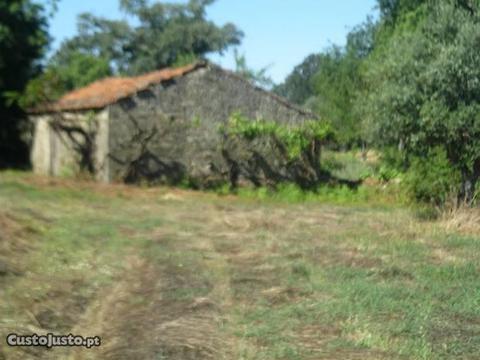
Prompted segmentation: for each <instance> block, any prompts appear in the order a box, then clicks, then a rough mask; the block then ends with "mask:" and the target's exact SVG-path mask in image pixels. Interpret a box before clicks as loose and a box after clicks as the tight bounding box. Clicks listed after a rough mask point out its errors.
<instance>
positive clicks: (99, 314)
mask: <svg viewBox="0 0 480 360" xmlns="http://www.w3.org/2000/svg"><path fill="white" fill-rule="evenodd" d="M296 191H297V190H293V189H292V188H291V185H288V186H287V185H286V186H285V190H280V192H279V193H289V194H291V196H293V195H292V194H294V193H295V192H296ZM345 191H347V190H345ZM277 194H278V193H277ZM298 194H299V192H298ZM293 197H294V196H293ZM372 198H375V197H374V196H373V197H372ZM317 200H321V201H309V202H304V203H299V202H296V201H295V198H294V199H293V200H292V201H290V200H288V203H287V202H286V201H285V199H278V198H277V199H274V198H273V199H271V200H269V201H258V200H255V199H251V198H246V197H243V196H239V197H236V198H235V197H232V195H229V197H228V199H226V198H225V197H218V196H216V195H214V194H205V193H203V194H202V193H198V192H189V191H181V190H174V189H168V188H154V189H152V188H146V189H145V188H143V189H142V188H138V187H128V186H125V185H99V184H95V183H88V182H79V181H76V182H74V181H71V180H70V181H68V180H51V179H44V178H38V177H33V176H32V175H30V174H28V173H12V172H9V173H1V174H0V202H1V203H2V209H1V211H0V225H1V226H2V233H1V235H0V238H1V239H2V244H3V246H2V247H1V248H0V264H1V266H2V267H1V270H2V271H1V272H0V282H1V284H2V289H3V296H2V299H1V301H0V309H1V313H2V317H1V319H0V322H1V326H0V329H1V330H2V334H4V333H5V332H14V331H15V332H18V333H25V332H26V333H30V332H36V333H47V332H53V333H69V332H72V333H74V334H81V335H84V336H93V335H98V336H101V337H102V346H101V347H99V348H95V349H90V350H86V349H83V348H55V349H52V350H49V351H46V350H45V349H42V348H36V349H33V350H29V349H26V348H18V347H17V348H11V347H10V348H9V347H2V348H1V349H0V353H1V354H2V355H3V356H4V357H6V358H13V359H16V358H18V359H25V358H27V359H28V358H40V359H57V358H82V357H84V356H89V357H90V358H94V359H118V358H122V357H124V356H127V357H129V358H155V357H159V354H161V356H160V358H161V357H167V358H170V359H185V358H186V357H187V358H196V359H209V358H226V359H237V358H243V359H249V360H250V359H251V360H253V359H255V360H261V359H265V360H266V359H269V360H270V359H285V358H288V359H318V358H322V357H323V358H330V359H346V358H353V359H355V358H359V359H405V358H408V359H432V360H433V359H455V358H464V359H474V358H476V356H477V354H478V346H480V345H479V342H480V339H479V338H478V336H477V335H476V334H478V333H479V331H480V328H479V325H478V324H479V321H478V320H479V319H480V312H479V310H478V304H477V298H478V297H477V294H478V291H479V289H480V282H479V278H480V277H479V276H478V275H479V274H478V269H477V266H476V265H475V264H476V263H477V262H478V261H477V260H478V259H477V254H478V250H479V249H478V247H479V245H478V244H479V241H478V240H479V239H478V231H477V232H476V233H475V232H474V233H471V232H469V233H461V232H458V230H457V226H456V225H455V226H454V224H451V223H449V224H445V225H448V227H444V223H443V222H435V223H434V222H424V221H418V220H417V219H415V218H414V217H413V216H412V214H411V212H410V211H409V210H408V209H406V208H400V207H398V206H397V205H396V202H395V201H392V202H385V203H383V204H377V205H374V204H373V203H370V205H365V204H366V203H365V201H356V200H354V199H348V198H345V199H344V201H343V204H342V206H338V205H335V204H334V202H331V201H329V202H328V203H322V202H324V201H325V199H322V198H320V199H317ZM378 205H381V206H378ZM446 229H449V230H446ZM199 326H200V327H201V329H202V331H198V328H199ZM151 334H161V335H159V336H151ZM132 335H135V336H132ZM149 335H150V336H149ZM2 336H4V335H2ZM126 344H127V345H128V346H126Z"/></svg>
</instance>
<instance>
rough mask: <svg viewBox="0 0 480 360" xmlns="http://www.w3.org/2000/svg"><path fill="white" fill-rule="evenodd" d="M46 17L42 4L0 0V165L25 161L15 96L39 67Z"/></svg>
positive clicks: (46, 38) (28, 0) (44, 44)
mask: <svg viewBox="0 0 480 360" xmlns="http://www.w3.org/2000/svg"><path fill="white" fill-rule="evenodd" d="M47 17H48V14H47V13H46V10H45V7H44V6H42V5H41V4H39V3H36V2H34V1H31V0H9V1H1V2H0V166H12V165H18V164H19V163H25V162H27V161H28V151H27V146H26V144H25V143H24V142H23V141H22V140H21V136H20V135H21V129H22V125H23V124H24V122H23V121H22V120H24V119H25V115H24V113H23V111H22V109H21V108H20V107H19V105H18V103H17V99H18V97H19V94H20V93H21V92H22V91H23V90H24V88H25V86H26V84H27V82H28V80H29V79H30V78H31V77H33V76H35V75H36V74H37V73H38V72H39V71H40V67H41V66H40V63H39V60H40V59H41V58H42V56H43V55H44V54H45V51H46V49H47V46H48V43H49V36H48V32H47Z"/></svg>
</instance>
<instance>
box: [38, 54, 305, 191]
mask: <svg viewBox="0 0 480 360" xmlns="http://www.w3.org/2000/svg"><path fill="white" fill-rule="evenodd" d="M233 112H240V113H242V114H243V115H244V116H246V117H248V118H252V119H257V118H263V119H269V120H275V121H278V122H281V123H285V124H294V123H299V122H302V121H304V120H308V119H312V118H314V115H313V114H311V113H309V112H307V111H305V110H303V109H301V108H298V107H295V106H293V105H291V104H289V103H288V102H287V101H286V100H285V99H283V98H280V97H278V96H276V95H274V94H272V93H270V92H267V91H265V90H263V89H261V88H258V87H255V86H253V85H252V84H250V83H249V82H248V81H246V80H244V79H243V78H241V77H239V76H237V75H235V74H234V73H232V72H229V71H226V70H223V69H221V68H220V67H218V66H216V65H213V64H210V63H206V62H202V63H196V64H192V65H189V66H185V67H181V68H174V69H164V70H159V71H155V72H152V73H149V74H146V75H142V76H138V77H128V78H127V77H118V78H106V79H103V80H100V81H97V82H94V83H93V84H91V85H89V86H87V87H84V88H81V89H78V90H75V91H73V92H71V93H68V94H66V95H65V96H63V97H62V98H61V99H60V100H59V101H57V102H56V103H54V104H50V105H48V106H44V107H43V108H39V109H37V110H35V111H32V113H31V116H30V118H31V120H32V121H33V123H34V139H33V145H32V152H31V161H32V166H33V170H34V172H36V173H39V174H45V175H53V176H62V175H73V174H75V173H77V172H80V171H89V172H90V173H93V174H94V176H95V177H96V178H97V179H98V180H100V181H104V182H111V181H127V182H129V181H130V182H132V181H140V180H142V179H146V180H148V181H158V182H170V183H176V182H180V181H183V179H185V178H188V179H197V180H199V181H200V182H204V183H205V182H215V181H222V180H225V179H227V178H228V176H229V171H230V167H231V164H229V163H228V161H226V159H225V156H224V155H223V154H222V151H221V146H220V142H221V135H220V134H219V131H218V129H219V126H220V125H221V124H224V123H225V122H226V121H228V119H229V117H230V116H231V114H232V113H233Z"/></svg>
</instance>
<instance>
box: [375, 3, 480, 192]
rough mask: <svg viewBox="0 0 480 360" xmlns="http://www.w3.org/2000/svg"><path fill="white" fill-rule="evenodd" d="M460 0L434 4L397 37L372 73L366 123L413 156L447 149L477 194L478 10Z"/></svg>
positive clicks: (380, 139) (465, 187) (379, 138)
mask: <svg viewBox="0 0 480 360" xmlns="http://www.w3.org/2000/svg"><path fill="white" fill-rule="evenodd" d="M471 6H472V7H473V9H474V11H473V12H470V11H468V10H466V9H465V8H464V7H462V6H458V3H457V2H455V1H445V2H442V3H441V4H440V5H438V4H436V5H435V6H433V5H431V6H429V7H428V11H427V12H425V13H426V14H428V16H427V17H426V18H425V19H424V20H423V21H422V22H420V23H419V24H418V26H417V28H416V29H415V30H413V31H410V32H401V33H400V34H394V35H393V36H392V38H391V40H390V42H389V43H388V45H387V46H386V49H387V51H386V52H385V53H384V54H386V57H382V58H376V59H374V60H373V61H372V62H371V63H370V65H369V69H368V71H367V80H368V83H369V96H368V101H367V102H366V105H367V112H366V118H367V120H368V122H367V123H366V128H368V129H369V131H370V134H371V139H372V140H375V142H376V143H377V144H379V145H393V146H395V144H399V145H400V146H401V148H402V149H403V151H405V152H406V154H408V155H421V154H425V153H429V152H430V151H432V150H433V149H435V148H436V147H441V148H442V149H443V150H444V151H445V154H446V157H447V159H448V161H449V162H450V165H451V166H452V167H455V168H458V169H459V170H460V171H461V173H462V186H461V187H460V188H459V192H460V195H461V196H462V197H463V198H464V199H465V200H467V201H469V200H471V199H472V196H473V193H474V189H475V184H476V182H477V181H478V178H479V176H480V121H479V117H478V116H479V115H478V114H479V113H480V86H479V84H480V57H479V56H478V54H477V53H476V50H475V49H476V48H477V46H478V44H479V43H480V26H479V24H480V15H479V12H478V5H474V4H473V3H472V5H471Z"/></svg>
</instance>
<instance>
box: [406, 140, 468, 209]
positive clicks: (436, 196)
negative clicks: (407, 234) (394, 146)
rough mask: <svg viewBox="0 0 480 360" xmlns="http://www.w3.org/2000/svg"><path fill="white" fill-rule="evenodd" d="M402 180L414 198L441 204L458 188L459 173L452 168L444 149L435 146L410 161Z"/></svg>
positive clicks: (428, 202)
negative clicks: (424, 154)
mask: <svg viewBox="0 0 480 360" xmlns="http://www.w3.org/2000/svg"><path fill="white" fill-rule="evenodd" d="M404 182H405V186H406V188H407V190H408V193H409V194H410V195H411V196H412V197H413V198H414V199H415V200H417V201H420V202H424V203H427V204H431V205H443V204H444V203H445V202H446V201H447V200H448V197H449V196H450V195H451V194H452V193H455V192H456V190H457V189H458V184H459V182H460V175H459V173H458V171H456V170H455V169H453V168H452V166H451V164H450V163H449V161H448V159H447V156H446V153H445V151H444V150H442V149H440V148H436V149H433V150H432V151H431V152H430V153H429V154H428V155H427V156H425V157H415V158H414V159H413V160H412V161H411V166H410V168H409V170H408V172H407V174H406V176H405V179H404Z"/></svg>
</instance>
